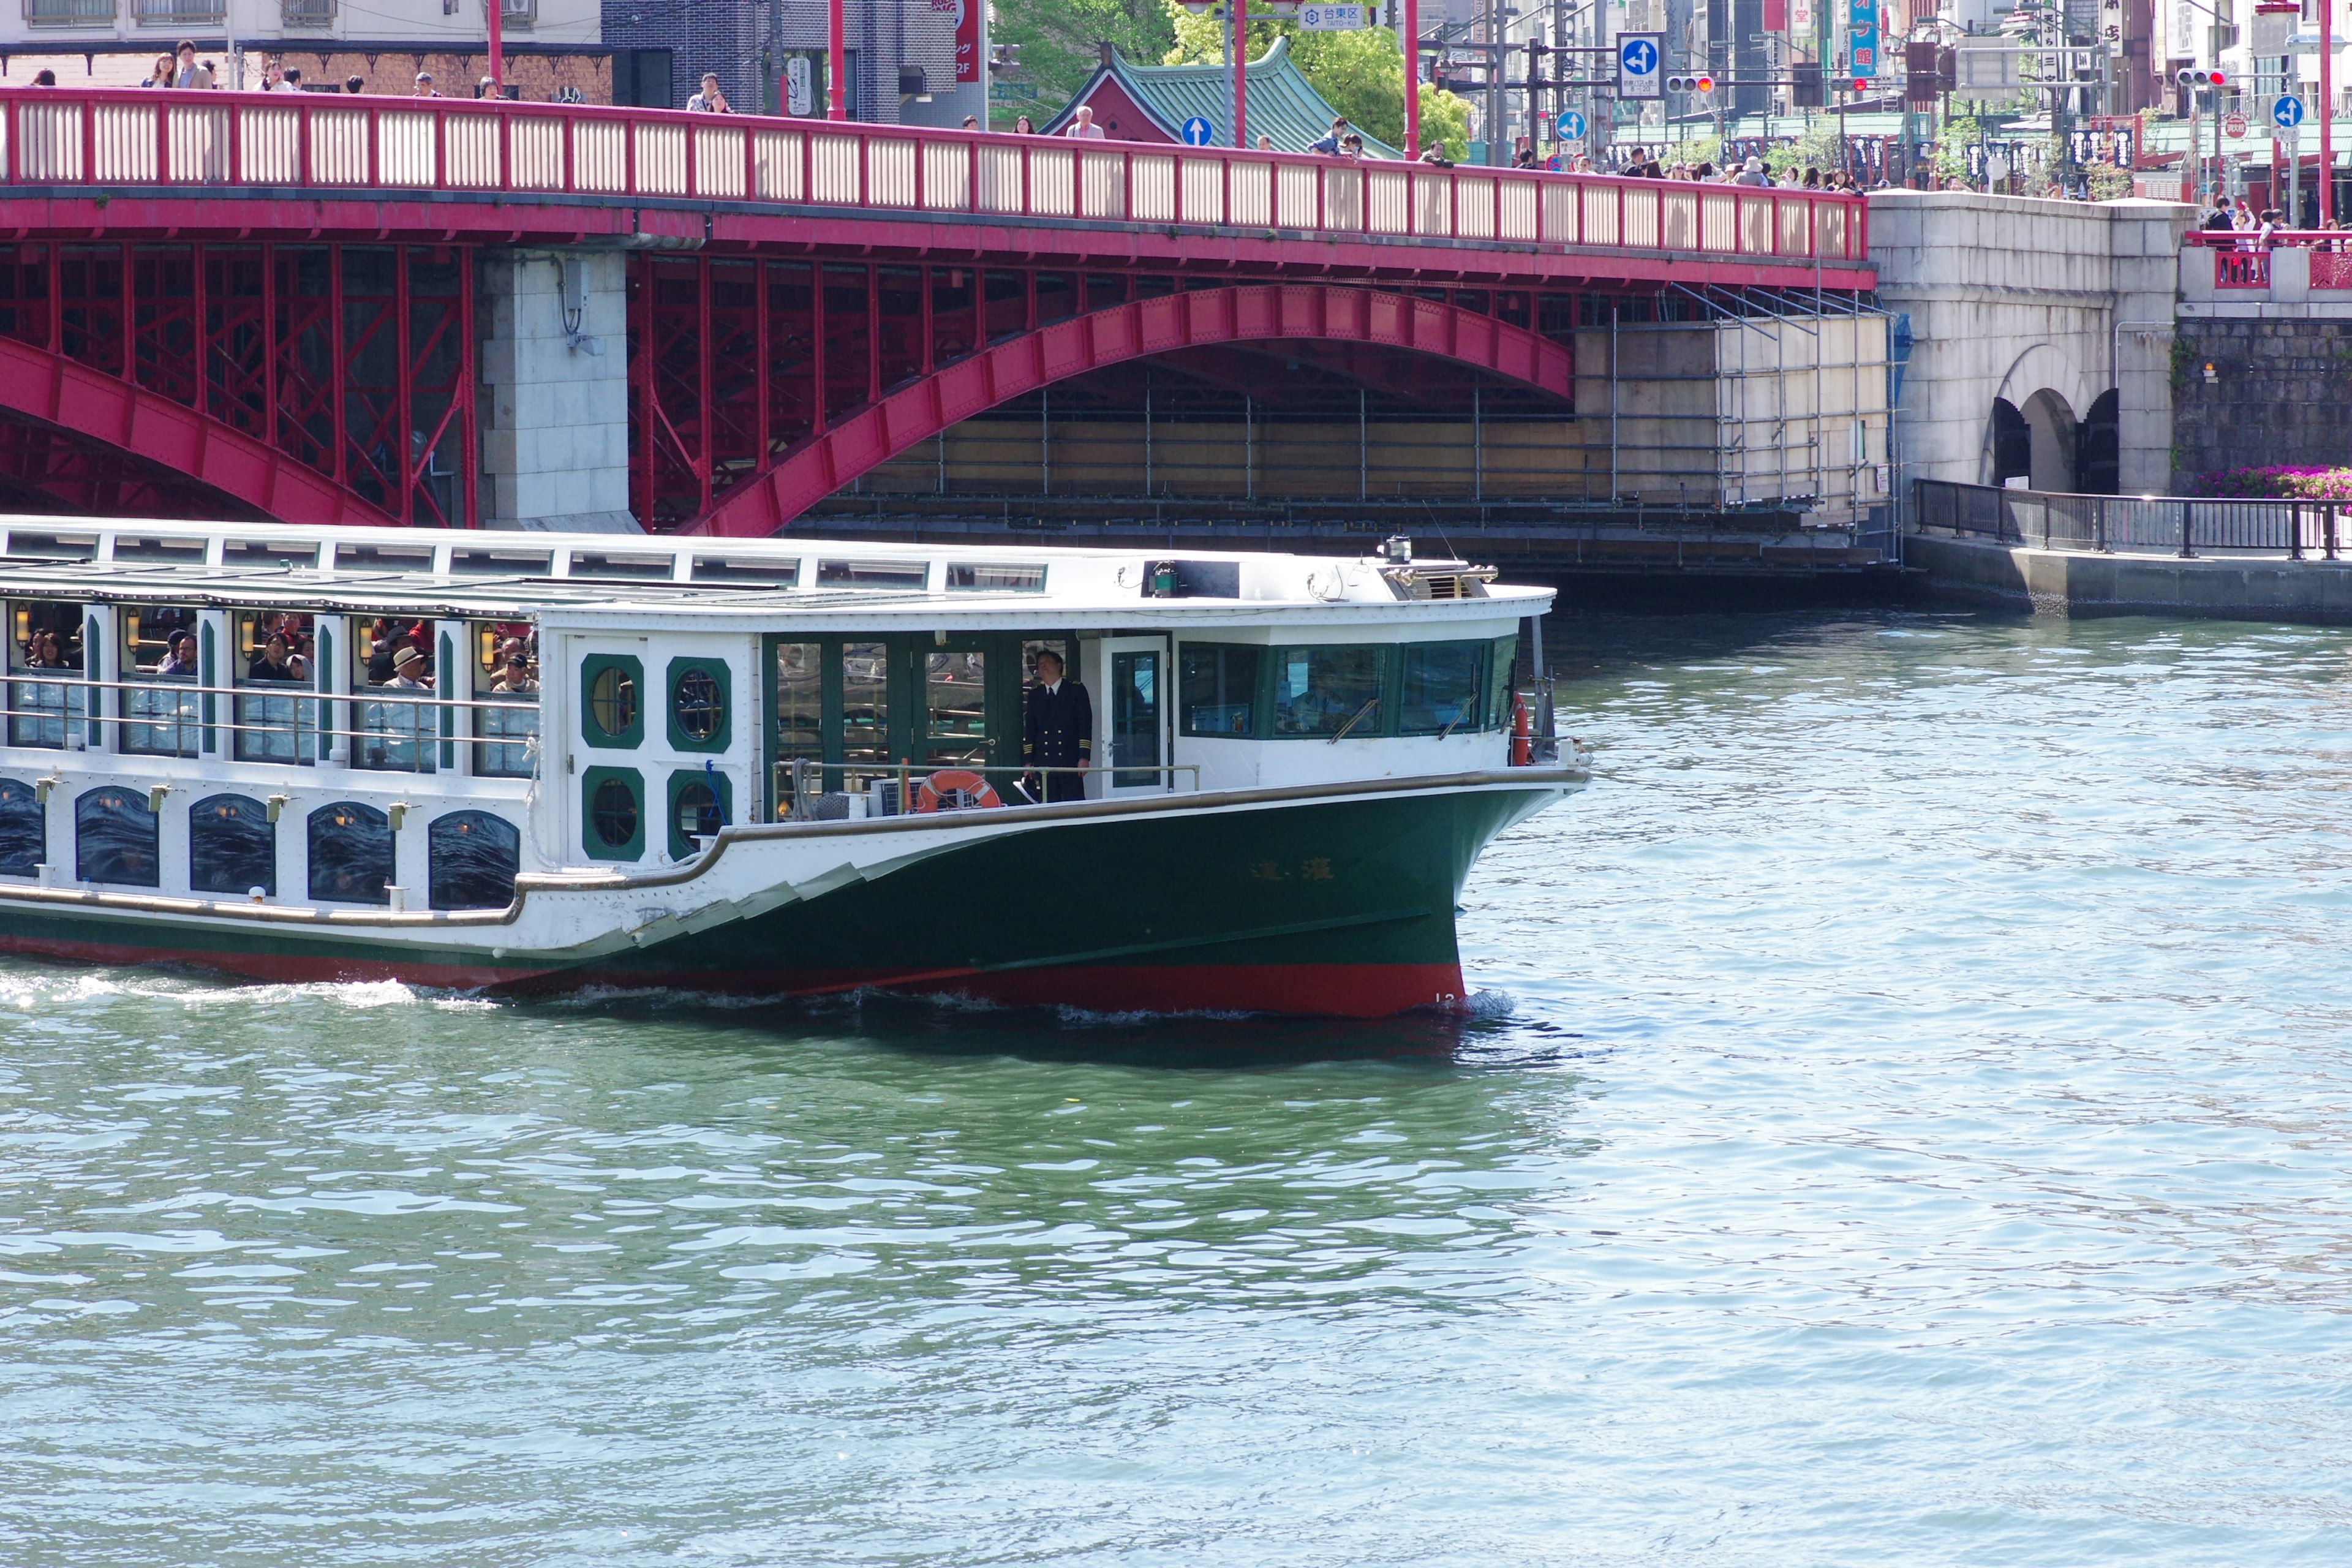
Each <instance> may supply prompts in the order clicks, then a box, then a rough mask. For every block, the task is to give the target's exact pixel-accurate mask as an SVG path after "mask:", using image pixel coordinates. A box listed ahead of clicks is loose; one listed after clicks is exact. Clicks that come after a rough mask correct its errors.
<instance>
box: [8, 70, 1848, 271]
mask: <svg viewBox="0 0 2352 1568" xmlns="http://www.w3.org/2000/svg"><path fill="white" fill-rule="evenodd" d="M0 140H5V177H6V179H7V181H8V183H9V184H13V185H33V186H41V187H47V188H49V189H51V190H54V189H55V188H56V187H58V186H76V185H80V186H93V187H108V188H110V189H119V188H120V187H122V186H126V185H129V186H164V187H187V188H190V189H191V190H209V191H219V192H226V191H228V190H230V189H240V188H241V189H243V190H245V191H247V192H250V191H254V190H260V191H265V192H273V193H274V192H278V191H285V192H288V193H289V194H290V193H292V192H294V191H298V190H299V191H306V192H311V191H318V190H320V189H326V190H334V189H348V190H352V191H354V192H358V191H416V192H468V193H472V192H478V193H483V194H487V195H506V196H510V197H515V198H528V197H530V196H533V195H548V196H554V195H589V196H609V197H612V198H614V199H615V200H616V201H619V200H635V199H647V200H660V199H677V200H707V201H719V202H732V203H746V204H753V205H757V204H764V203H774V204H778V205H813V206H820V207H827V208H835V209H838V208H851V209H864V210H866V211H872V212H875V213H877V214H899V213H905V214H936V215H940V216H950V215H968V216H982V217H989V216H1003V217H1019V218H1028V219H1045V220H1060V221H1066V222H1070V223H1096V222H1101V223H1119V224H1149V225H1154V226H1204V227H1214V228H1246V229H1255V230H1275V231H1281V232H1282V233H1283V235H1284V236H1285V237H1306V236H1311V237H1348V236H1361V237H1401V238H1410V239H1430V240H1444V241H1454V242H1462V241H1467V242H1472V243H1488V244H1494V245H1497V246H1519V245H1536V246H1560V247H1616V248H1623V249H1645V250H1661V251H1668V252H1685V253H1689V254H1692V255H1696V256H1701V257H1708V258H1746V259H1753V260H1757V261H1789V260H1806V261H1830V262H1838V263H1866V262H1867V260H1868V258H1869V231H1868V228H1869V226H1868V207H1867V205H1866V203H1865V202H1864V200H1863V199H1862V198H1860V197H1855V196H1843V195H1830V194H1827V193H1823V192H1814V191H1790V190H1769V189H1755V188H1749V187H1745V186H1738V185H1712V184H1710V185H1700V184H1688V183H1685V182H1679V181H1667V180H1627V179H1618V178H1614V177H1609V176H1601V175H1589V174H1543V173H1537V172H1520V171H1515V170H1502V169H1466V168H1460V169H1440V168H1434V167H1430V166H1425V165H1421V164H1414V163H1387V162H1382V163H1355V162H1350V161H1347V160H1341V159H1334V158H1319V157H1304V156H1292V155H1286V154H1282V153H1255V152H1247V151H1237V150H1234V149H1230V148H1227V149H1219V148H1192V147H1184V148H1175V147H1167V146H1160V145H1147V144H1142V143H1137V142H1079V141H1070V140H1064V139H1061V138H1049V137H1031V136H1006V135H995V134H992V133H984V132H983V133H974V132H959V131H942V130H932V129H929V128H917V127H907V126H889V125H866V124H860V123H856V122H824V121H796V120H778V119H770V118H765V117H755V116H740V117H737V116H730V117H723V118H722V117H715V116H709V115H699V114H688V113H683V112H680V111H677V110H646V109H604V108H594V107H581V106H574V105H554V104H547V105H540V104H523V103H511V102H499V101H487V102H480V101H473V100H440V99H404V98H346V97H339V96H336V95H333V94H327V93H304V94H286V95H279V94H268V95H264V94H258V93H256V94H249V95H248V94H232V93H226V92H215V93H202V94H199V93H193V92H175V91H171V90H165V89H152V90H141V89H127V90H121V89H116V90H108V89H70V90H58V89H16V90H7V91H0Z"/></svg>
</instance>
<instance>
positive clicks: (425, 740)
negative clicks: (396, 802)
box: [352, 616, 441, 773]
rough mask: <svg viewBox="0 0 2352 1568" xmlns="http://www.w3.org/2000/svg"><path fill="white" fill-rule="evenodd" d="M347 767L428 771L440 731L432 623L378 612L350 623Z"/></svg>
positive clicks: (378, 770) (390, 771) (388, 770)
mask: <svg viewBox="0 0 2352 1568" xmlns="http://www.w3.org/2000/svg"><path fill="white" fill-rule="evenodd" d="M433 656H434V647H433V623H432V622H430V621H425V620H415V619H412V618H410V617H409V616H376V617H375V618H374V619H373V620H354V621H353V622H352V689H353V690H354V691H363V692H365V693H366V694H367V699H368V700H366V701H364V702H355V703H353V704H352V721H353V722H352V728H353V729H354V730H355V731H358V732H357V734H355V735H354V736H353V737H352V766H353V767H355V768H366V769H369V770H372V771H374V772H380V773H431V772H433V771H434V768H433V763H434V756H433V752H434V748H433V746H432V745H431V744H430V742H431V740H432V739H433V738H435V737H436V736H437V735H438V734H439V732H440V722H441V721H440V715H439V710H438V709H437V708H436V706H435V704H434V699H435V698H436V696H437V695H438V691H437V689H436V686H435V684H434V657H433Z"/></svg>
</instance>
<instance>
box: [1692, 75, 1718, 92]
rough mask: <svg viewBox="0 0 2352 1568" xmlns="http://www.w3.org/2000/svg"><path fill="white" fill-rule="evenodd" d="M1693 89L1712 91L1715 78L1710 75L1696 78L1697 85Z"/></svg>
mask: <svg viewBox="0 0 2352 1568" xmlns="http://www.w3.org/2000/svg"><path fill="white" fill-rule="evenodd" d="M1695 90H1696V91H1699V92H1713V91H1714V90H1715V79H1714V78H1713V77H1711V76H1702V77H1700V78H1699V79H1698V86H1697V88H1696V89H1695Z"/></svg>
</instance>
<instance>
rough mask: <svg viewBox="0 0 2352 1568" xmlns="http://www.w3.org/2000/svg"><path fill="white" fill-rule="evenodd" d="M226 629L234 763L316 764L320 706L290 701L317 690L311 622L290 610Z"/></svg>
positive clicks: (242, 614) (252, 614)
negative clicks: (231, 641)
mask: <svg viewBox="0 0 2352 1568" xmlns="http://www.w3.org/2000/svg"><path fill="white" fill-rule="evenodd" d="M230 625H231V626H234V627H235V634H234V635H235V637H236V646H235V647H233V648H232V649H231V651H230V656H229V658H230V663H231V665H232V667H233V668H234V670H235V672H236V687H237V697H236V712H235V714H234V716H233V717H234V720H235V722H236V744H235V747H234V751H235V753H236V759H237V760H238V761H239V762H246V763H310V762H313V761H315V760H316V759H317V757H318V754H319V749H320V748H319V719H320V705H319V703H318V702H317V701H316V700H311V699H309V698H304V697H297V696H295V695H293V694H294V693H296V692H301V691H310V690H313V689H316V685H317V673H318V671H317V665H318V658H319V647H318V635H317V630H316V627H315V626H313V624H312V622H311V618H310V616H307V615H299V614H296V613H294V612H292V611H288V610H239V611H237V612H236V614H235V615H234V616H231V617H230ZM236 890H241V889H236Z"/></svg>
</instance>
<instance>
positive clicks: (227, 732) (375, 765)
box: [0, 670, 539, 778]
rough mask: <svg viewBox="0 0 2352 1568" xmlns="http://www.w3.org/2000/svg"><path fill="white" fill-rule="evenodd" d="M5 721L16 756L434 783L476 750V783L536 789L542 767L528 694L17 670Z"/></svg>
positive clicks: (2, 709)
mask: <svg viewBox="0 0 2352 1568" xmlns="http://www.w3.org/2000/svg"><path fill="white" fill-rule="evenodd" d="M110 692H111V693H116V694H118V696H117V698H116V700H115V701H114V702H113V704H112V706H113V708H114V709H115V711H113V712H106V711H103V708H104V707H106V706H107V704H106V703H105V702H104V701H103V700H101V701H100V702H98V703H95V704H94V703H93V702H92V699H93V698H94V697H96V698H102V697H103V694H105V693H110ZM461 714H462V715H465V716H466V717H465V718H463V719H462V720H461V718H460V715H461ZM0 717H5V720H6V736H7V743H8V744H9V745H11V746H21V747H29V748H34V749H38V750H46V751H75V750H84V751H93V750H94V751H103V750H108V749H111V750H112V751H114V752H119V753H121V754H123V755H126V756H147V757H185V758H196V757H202V756H205V755H208V754H209V755H223V756H226V757H229V758H231V759H233V760H235V761H237V762H247V763H286V764H288V765H289V766H310V765H312V764H315V763H328V764H330V765H344V766H349V767H354V768H359V769H362V770H363V771H368V772H377V773H437V772H442V771H446V770H450V769H454V768H456V767H457V748H458V747H459V746H472V747H474V748H475V752H474V757H473V766H472V769H471V770H470V771H471V772H472V773H473V774H474V776H476V777H481V778H529V777H530V776H531V773H533V771H534V770H535V769H536V767H537V765H538V758H539V700H538V698H537V697H536V696H535V695H529V694H522V693H517V694H513V695H509V694H506V693H498V694H494V695H490V696H482V697H442V696H440V695H438V694H437V693H436V692H432V691H406V690H389V689H383V688H365V689H361V690H357V691H314V690H311V689H309V688H306V687H304V688H289V687H283V686H277V687H257V686H252V685H228V686H222V685H206V684H205V683H203V682H201V681H197V680H194V679H174V678H171V677H156V676H135V677H131V678H129V679H113V680H108V679H96V678H92V677H89V676H85V675H82V674H80V673H79V672H78V671H72V670H11V671H10V672H9V674H8V678H7V700H6V703H5V706H0ZM110 741H111V746H110V745H109V742H110Z"/></svg>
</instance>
